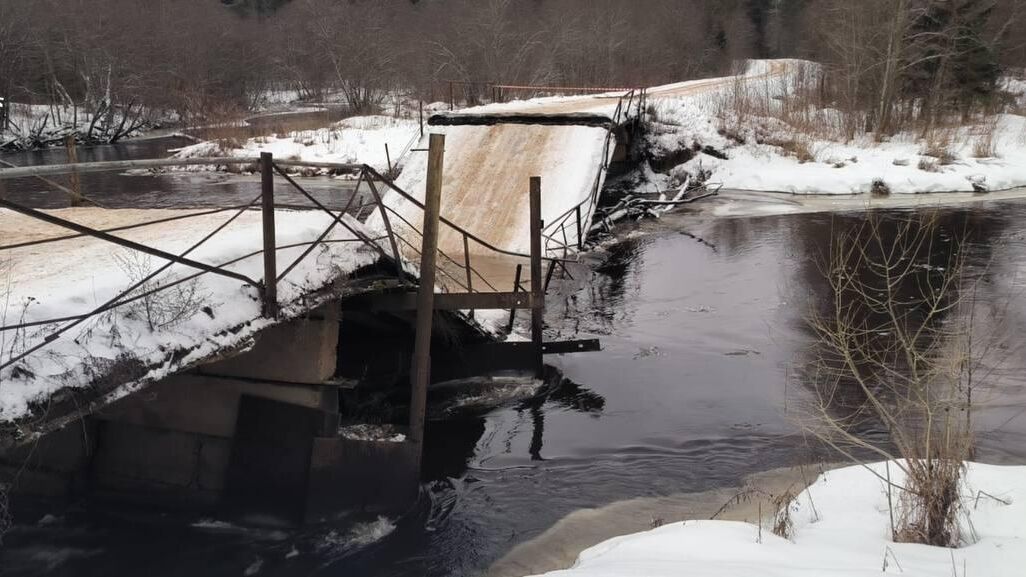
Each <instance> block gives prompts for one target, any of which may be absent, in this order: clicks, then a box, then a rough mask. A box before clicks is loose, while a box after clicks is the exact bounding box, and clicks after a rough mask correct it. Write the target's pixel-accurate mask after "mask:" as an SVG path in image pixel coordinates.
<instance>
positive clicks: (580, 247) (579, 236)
mask: <svg viewBox="0 0 1026 577" xmlns="http://www.w3.org/2000/svg"><path fill="white" fill-rule="evenodd" d="M574 210H575V211H576V212H577V250H584V233H583V229H582V227H581V205H579V204H578V205H577V208H575V209H574Z"/></svg>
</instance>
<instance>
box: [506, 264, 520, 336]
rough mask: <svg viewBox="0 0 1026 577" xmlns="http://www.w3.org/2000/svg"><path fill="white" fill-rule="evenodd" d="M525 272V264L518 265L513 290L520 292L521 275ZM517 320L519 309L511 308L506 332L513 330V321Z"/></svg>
mask: <svg viewBox="0 0 1026 577" xmlns="http://www.w3.org/2000/svg"><path fill="white" fill-rule="evenodd" d="M523 273H524V265H522V264H518V265H517V274H516V276H514V277H513V292H514V293H517V292H520V276H521V275H522V274H523ZM516 320H517V309H509V324H508V325H507V326H506V332H507V333H508V332H512V331H513V323H515V322H516Z"/></svg>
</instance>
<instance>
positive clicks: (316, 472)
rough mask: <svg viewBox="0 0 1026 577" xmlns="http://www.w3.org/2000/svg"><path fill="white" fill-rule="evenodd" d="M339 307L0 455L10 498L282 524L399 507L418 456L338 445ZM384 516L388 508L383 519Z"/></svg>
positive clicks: (413, 481) (400, 446)
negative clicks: (134, 506) (255, 517)
mask: <svg viewBox="0 0 1026 577" xmlns="http://www.w3.org/2000/svg"><path fill="white" fill-rule="evenodd" d="M339 323H340V313H339V306H338V304H337V303H334V304H329V305H324V306H321V307H320V308H318V309H315V310H313V311H311V313H309V314H307V315H305V316H304V317H302V318H298V319H294V320H291V321H288V322H285V323H282V324H280V325H276V326H274V327H270V328H268V329H267V330H265V331H263V332H261V333H260V334H259V335H258V337H257V339H256V342H255V343H254V345H253V346H252V347H251V348H250V349H249V350H247V351H245V352H242V353H240V354H237V355H234V356H231V357H228V358H223V359H220V360H218V361H216V362H211V363H208V364H204V365H202V366H199V367H196V368H194V369H193V370H190V371H188V372H185V373H180V374H177V375H173V376H171V377H169V378H166V379H164V380H161V381H159V382H157V383H153V384H151V385H149V386H148V387H146V388H144V389H143V390H141V391H138V392H136V393H134V394H131V395H129V396H127V397H125V398H123V399H121V400H120V401H117V402H115V403H113V404H111V405H109V406H107V407H105V408H104V409H103V410H102V411H99V412H97V413H95V414H93V415H91V416H90V417H87V418H86V419H84V420H81V421H77V422H74V423H72V424H70V425H68V426H66V427H65V428H63V429H61V430H59V431H56V432H54V433H52V434H50V435H47V436H45V437H43V438H41V439H40V440H39V441H38V442H37V443H35V444H30V445H26V446H22V447H19V448H17V449H15V450H12V451H9V452H8V453H7V454H4V455H2V456H0V480H2V481H5V482H9V483H11V484H12V485H13V489H14V491H13V492H14V494H15V495H23V496H38V497H46V498H54V497H57V498H67V499H80V498H88V499H100V500H108V501H116V502H129V503H139V504H146V505H158V506H168V507H173V508H176V509H187V510H188V509H192V510H197V511H204V512H211V513H215V514H224V515H227V516H231V517H239V518H243V519H245V518H246V517H247V516H252V514H259V515H261V516H263V518H267V516H268V515H270V516H272V517H273V518H276V519H280V520H284V521H287V522H302V521H304V520H321V519H326V518H330V517H331V515H332V514H333V510H334V511H339V510H342V509H345V510H349V511H352V510H360V509H365V510H371V511H375V512H381V513H390V512H396V511H395V510H394V509H404V508H405V507H407V506H408V505H409V504H410V502H411V501H412V499H414V498H415V497H416V492H417V486H418V473H419V471H418V464H419V457H420V451H419V447H416V446H412V445H410V444H408V443H383V442H356V441H348V440H345V439H340V438H338V424H339V413H338V411H339V395H340V391H339V386H338V385H337V384H336V383H335V382H333V381H332V379H333V377H334V376H335V375H336V372H337V369H338V367H337V359H338V345H339V332H340V331H339ZM390 506H391V508H392V509H393V510H389V508H390Z"/></svg>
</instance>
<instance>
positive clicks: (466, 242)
mask: <svg viewBox="0 0 1026 577" xmlns="http://www.w3.org/2000/svg"><path fill="white" fill-rule="evenodd" d="M463 267H464V268H465V269H466V270H467V292H468V293H472V292H474V269H472V268H470V239H469V238H468V237H467V233H463ZM470 318H474V311H473V309H471V311H470Z"/></svg>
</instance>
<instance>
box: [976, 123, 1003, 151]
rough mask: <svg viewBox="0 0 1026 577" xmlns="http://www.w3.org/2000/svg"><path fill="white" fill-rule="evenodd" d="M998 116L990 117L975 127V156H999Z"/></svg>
mask: <svg viewBox="0 0 1026 577" xmlns="http://www.w3.org/2000/svg"><path fill="white" fill-rule="evenodd" d="M997 131H998V123H997V118H992V119H989V120H987V121H985V122H983V123H981V124H978V125H977V126H975V127H974V128H973V131H972V133H973V157H974V158H994V157H995V156H997V142H996V138H997Z"/></svg>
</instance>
